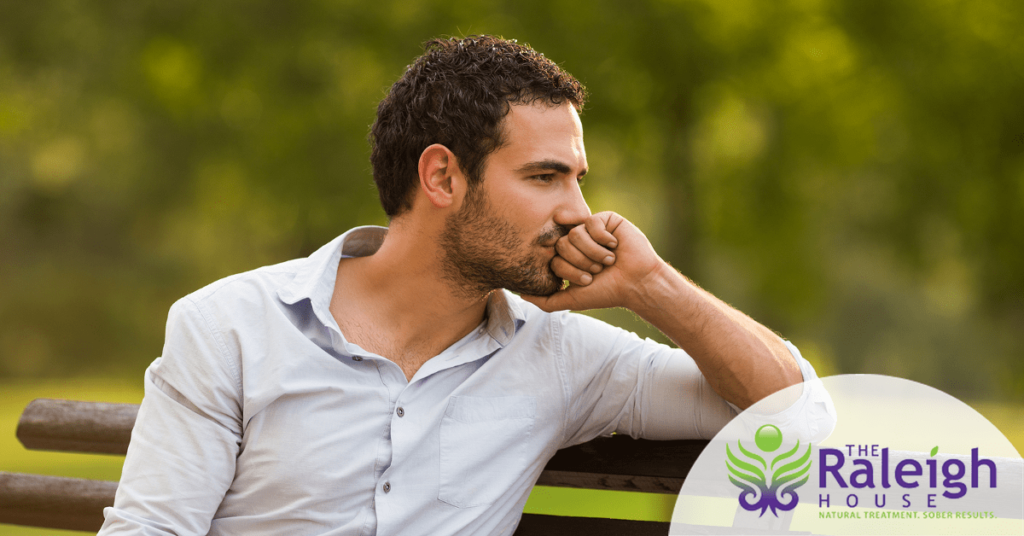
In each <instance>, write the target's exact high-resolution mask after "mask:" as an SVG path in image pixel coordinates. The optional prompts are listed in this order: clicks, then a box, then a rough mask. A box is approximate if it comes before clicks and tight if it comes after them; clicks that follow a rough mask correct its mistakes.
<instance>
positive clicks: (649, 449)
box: [18, 399, 707, 494]
mask: <svg viewBox="0 0 1024 536" xmlns="http://www.w3.org/2000/svg"><path fill="white" fill-rule="evenodd" d="M138 410H139V407H138V405H136V404H105V403H100V402H78V401H69V400H53V399H38V400H34V401H32V403H30V404H29V405H28V407H26V408H25V412H24V413H23V414H22V417H21V421H20V422H19V423H18V439H20V440H21V443H22V444H23V445H25V448H28V449H34V450H56V451H65V452H98V453H107V454H124V453H125V452H127V450H128V442H129V440H130V439H131V429H132V426H134V424H135V417H136V415H137V414H138ZM706 445H707V441H690V440H685V441H648V440H643V439H636V440H635V439H631V438H629V437H626V436H613V437H602V438H597V439H594V440H593V441H590V442H588V443H584V444H582V445H576V446H574V447H569V448H567V449H562V450H560V451H558V452H557V453H556V454H555V456H554V457H553V458H552V459H551V460H550V461H549V462H548V464H547V466H546V467H545V470H544V472H543V473H542V474H541V476H540V480H538V482H537V483H538V484H540V485H542V486H558V487H570V488H584V489H601V490H617V491H642V492H647V493H669V494H676V493H679V488H680V487H681V486H682V483H683V479H685V478H686V475H687V473H689V471H690V467H692V466H693V463H694V462H695V461H696V460H697V457H698V456H699V455H700V453H701V451H702V450H703V449H704V447H705V446H706Z"/></svg>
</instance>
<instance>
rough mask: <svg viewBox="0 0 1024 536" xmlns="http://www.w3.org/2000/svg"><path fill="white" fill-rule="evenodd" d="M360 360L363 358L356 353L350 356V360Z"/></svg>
mask: <svg viewBox="0 0 1024 536" xmlns="http://www.w3.org/2000/svg"><path fill="white" fill-rule="evenodd" d="M362 360H363V358H361V357H359V356H357V355H354V356H352V361H362Z"/></svg>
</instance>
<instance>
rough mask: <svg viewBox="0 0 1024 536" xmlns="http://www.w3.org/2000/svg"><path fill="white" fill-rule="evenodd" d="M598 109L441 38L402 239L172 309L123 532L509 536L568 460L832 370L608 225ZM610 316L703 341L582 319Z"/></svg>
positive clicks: (383, 177) (352, 242)
mask: <svg viewBox="0 0 1024 536" xmlns="http://www.w3.org/2000/svg"><path fill="white" fill-rule="evenodd" d="M584 98H585V96H584V91H583V88H582V86H581V85H580V84H579V82H577V81H576V80H575V79H574V78H573V77H572V76H570V75H569V74H567V73H565V72H564V71H562V70H561V69H560V68H559V67H558V66H556V65H555V64H554V63H552V62H551V61H549V60H547V59H546V58H544V57H543V56H542V55H540V54H538V53H536V52H535V51H533V50H532V49H530V48H528V47H525V46H522V45H518V44H516V43H515V42H509V41H505V40H501V39H497V38H493V37H487V36H484V37H473V38H467V39H462V40H436V41H432V42H430V43H428V44H427V47H426V52H425V53H424V54H423V56H421V57H420V58H418V59H417V60H416V62H415V63H414V64H413V65H412V66H410V68H409V69H408V71H406V73H405V74H404V75H403V76H402V78H401V79H400V80H399V81H398V82H397V83H396V84H395V85H394V86H393V87H392V89H391V91H390V93H389V94H388V96H387V97H386V98H385V99H384V100H383V102H381V104H380V107H379V108H378V111H377V121H376V122H375V124H374V126H373V131H372V136H373V140H374V147H373V155H372V157H371V158H372V163H373V169H374V180H375V182H376V183H377V186H378V189H379V192H380V198H381V202H382V204H383V205H384V210H385V212H387V214H388V216H389V217H390V225H389V227H388V228H387V229H385V228H375V227H360V228H356V229H352V230H350V231H348V232H347V233H345V234H343V235H342V236H340V237H338V238H337V239H335V240H334V241H332V242H331V243H329V244H327V245H326V246H324V247H323V248H321V249H320V250H319V251H317V252H315V253H314V254H313V255H311V256H310V257H309V258H308V259H298V260H294V261H290V262H286V263H283V264H280V265H276V266H270V267H265V268H261V269H259V270H255V271H253V272H248V273H244V274H239V275H236V276H233V277H229V278H227V279H224V280H221V281H218V282H216V283H214V284H212V285H210V286H208V287H206V288H204V289H202V290H199V291H198V292H196V293H193V294H191V295H189V296H187V297H185V298H183V299H182V300H180V301H178V302H177V303H176V304H175V305H174V306H173V307H172V309H171V312H170V315H169V319H168V327H167V338H166V343H165V347H164V352H163V356H162V357H161V358H160V359H157V360H156V361H155V362H154V363H153V365H152V366H151V367H150V368H149V369H148V371H147V374H146V396H145V399H144V401H143V403H142V408H141V410H140V412H139V417H138V421H137V423H136V427H135V430H134V432H133V435H132V442H131V446H130V448H129V452H128V455H127V458H126V460H125V466H124V472H123V476H122V479H121V484H120V487H119V488H118V492H117V500H116V503H115V505H114V507H113V508H108V509H107V510H106V511H105V515H106V523H105V525H104V529H103V530H102V531H101V534H115V533H117V534H121V533H126V534H206V533H210V534H247V535H248V534H337V535H341V534H353V535H355V534H361V535H363V534H367V535H368V534H381V535H383V534H388V535H390V534H431V535H436V534H499V533H500V534H510V533H511V532H512V531H513V530H514V529H515V527H516V525H517V523H518V520H519V517H520V515H521V512H522V509H523V504H524V503H525V502H526V498H527V496H528V495H529V492H530V489H531V488H532V486H533V483H534V482H535V481H536V479H537V477H538V476H539V474H540V472H541V470H542V469H543V467H544V465H545V463H546V462H547V460H548V459H549V458H550V457H551V456H552V455H553V454H554V453H555V451H557V450H558V449H559V448H562V447H566V446H569V445H573V444H577V443H581V442H584V441H587V440H590V439H592V438H594V437H597V436H600V435H607V434H610V433H612V432H619V433H623V434H630V435H632V436H634V437H649V438H687V437H710V436H712V435H713V434H714V433H715V432H716V431H717V430H718V429H720V428H721V427H722V426H723V425H724V423H726V422H727V421H728V420H729V419H730V418H731V417H732V416H733V415H734V414H735V410H736V408H737V407H738V408H743V407H747V406H749V405H750V404H751V403H753V402H755V401H757V400H759V399H761V398H763V397H765V396H767V395H769V394H771V393H773V392H775V391H777V390H779V389H782V388H784V387H787V386H789V385H793V384H795V383H798V382H800V381H801V379H802V378H803V379H809V378H811V377H813V375H814V372H813V369H811V368H810V366H809V365H808V364H807V362H806V361H804V360H803V359H802V358H800V357H799V355H798V354H797V353H796V352H795V348H792V347H791V346H790V347H787V343H784V342H783V341H782V340H781V339H779V338H778V337H777V336H776V335H775V334H773V333H772V332H771V331H769V330H768V329H766V328H764V327H763V326H761V325H759V324H757V323H756V322H754V321H753V320H751V319H750V318H748V317H746V316H745V315H743V314H742V313H740V312H738V311H736V310H734V309H732V308H730V307H729V306H727V305H725V304H724V303H722V302H721V301H719V300H717V299H716V298H714V297H713V296H711V295H710V294H708V293H707V292H704V291H702V290H700V289H699V288H697V287H696V286H695V285H693V284H692V283H690V282H689V281H688V280H687V279H685V278H684V277H683V276H681V275H680V274H679V273H678V272H676V271H675V270H674V269H672V268H671V267H670V266H669V265H668V264H666V263H665V262H664V261H662V260H661V259H660V258H659V257H658V255H657V254H656V253H655V251H654V250H653V249H652V247H651V245H650V243H649V242H648V241H647V239H646V238H645V237H644V235H643V234H642V233H641V232H640V231H639V230H638V229H637V228H636V227H635V226H633V225H632V224H631V223H630V222H628V221H626V220H625V219H624V218H622V217H621V216H619V215H617V214H614V213H600V214H591V213H590V210H589V209H588V207H587V205H586V203H585V201H584V199H583V196H582V194H581V192H580V187H579V181H580V180H581V179H582V177H583V175H584V174H586V172H587V159H586V153H585V150H584V144H583V131H582V126H581V123H580V120H579V116H578V112H579V109H580V108H581V107H582V106H583V103H584ZM563 280H567V281H568V282H569V286H568V287H567V288H565V289H562V286H563ZM509 291H513V292H518V293H521V294H522V296H521V297H517V296H515V295H514V294H512V293H510V292H509ZM598 307H627V308H629V309H631V310H632V311H634V312H636V313H637V314H639V315H640V316H641V317H643V318H644V319H645V320H647V321H648V322H650V323H651V324H653V325H655V326H656V327H658V328H659V329H661V330H662V331H663V332H664V333H665V334H667V335H668V336H669V337H671V338H672V339H673V340H674V341H675V342H676V343H677V344H678V345H679V346H680V347H681V348H682V349H683V350H685V352H684V351H683V350H679V349H673V348H669V347H667V346H663V345H660V344H657V343H654V342H652V341H649V340H648V341H643V340H640V339H639V338H637V337H636V336H635V335H633V334H631V333H627V332H625V331H622V330H620V329H617V328H613V327H611V326H608V325H606V324H604V323H601V322H599V321H597V320H594V319H591V318H589V317H585V316H582V315H576V314H571V313H568V312H564V311H562V310H564V309H591V308H598ZM553 311H558V312H554V313H552V312H553ZM791 350H792V351H791ZM730 403H731V404H730Z"/></svg>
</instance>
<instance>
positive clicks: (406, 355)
mask: <svg viewBox="0 0 1024 536" xmlns="http://www.w3.org/2000/svg"><path fill="white" fill-rule="evenodd" d="M431 231H432V230H431V229H424V228H422V227H418V228H415V230H414V229H413V227H412V226H405V225H400V224H399V225H395V223H393V224H392V226H391V228H390V230H389V231H388V235H387V237H386V238H385V239H384V243H383V244H382V245H381V247H380V249H378V250H377V252H376V253H374V254H373V255H370V256H366V257H356V258H351V259H342V261H341V262H340V263H339V265H338V276H337V279H336V282H335V285H334V293H333V295H332V297H331V306H330V309H331V314H332V315H333V316H334V318H335V320H336V321H337V322H338V326H339V327H340V328H341V330H342V333H343V334H344V335H345V338H346V339H347V340H348V341H349V342H353V343H356V344H358V345H359V346H360V347H361V348H363V349H364V350H367V351H369V352H373V353H376V354H378V355H381V356H382V357H386V358H388V359H390V360H391V361H394V362H395V363H397V364H398V365H399V366H400V367H402V370H403V371H404V372H405V375H406V379H409V380H411V379H412V377H413V375H414V374H415V373H416V371H417V370H419V368H420V367H421V366H422V365H423V363H425V362H426V361H427V360H428V359H430V358H431V357H434V356H435V355H437V354H439V353H441V352H442V351H443V350H444V349H446V348H448V347H449V346H451V345H452V344H454V343H455V342H457V341H458V340H460V339H462V338H463V337H465V336H466V335H467V334H468V333H470V332H471V331H472V330H473V329H475V328H476V327H477V326H478V325H479V324H480V322H481V321H482V320H483V318H484V315H485V312H486V307H487V295H486V294H481V295H479V296H467V295H466V292H464V291H462V292H460V291H459V290H458V289H454V288H452V286H451V283H450V282H449V281H447V280H445V279H444V277H443V273H442V264H441V255H442V252H441V251H440V249H439V247H438V246H437V240H436V239H435V238H434V237H436V236H437V234H434V233H433V232H431Z"/></svg>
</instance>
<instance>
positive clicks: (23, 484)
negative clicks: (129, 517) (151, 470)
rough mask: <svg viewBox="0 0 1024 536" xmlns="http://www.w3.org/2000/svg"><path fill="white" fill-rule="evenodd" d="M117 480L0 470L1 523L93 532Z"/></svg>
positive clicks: (96, 529)
mask: <svg viewBox="0 0 1024 536" xmlns="http://www.w3.org/2000/svg"><path fill="white" fill-rule="evenodd" d="M116 490H117V482H107V481H104V480H85V479H81V478H64V477H57V476H42V475H25V474H19V473H5V472H0V523H10V524H12V525H25V526H29V527H44V528H52V529H66V530H86V531H91V532H96V531H98V530H99V529H100V526H101V525H102V524H103V508H105V507H107V506H112V505H113V504H114V492H115V491H116Z"/></svg>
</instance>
